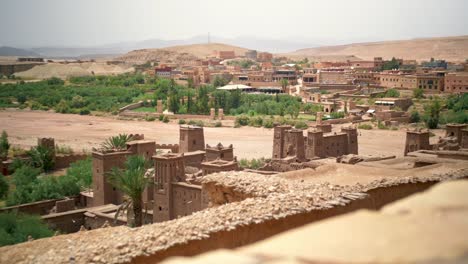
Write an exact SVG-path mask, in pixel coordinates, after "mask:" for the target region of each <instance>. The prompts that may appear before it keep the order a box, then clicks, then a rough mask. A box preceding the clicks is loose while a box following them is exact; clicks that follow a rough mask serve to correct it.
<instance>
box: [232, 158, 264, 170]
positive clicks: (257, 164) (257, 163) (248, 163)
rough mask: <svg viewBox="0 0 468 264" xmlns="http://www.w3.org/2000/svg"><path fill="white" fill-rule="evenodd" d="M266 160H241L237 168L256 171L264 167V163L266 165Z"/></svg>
mask: <svg viewBox="0 0 468 264" xmlns="http://www.w3.org/2000/svg"><path fill="white" fill-rule="evenodd" d="M267 162H268V160H266V159H265V158H259V159H255V158H254V159H251V160H248V159H241V160H240V161H239V166H240V167H241V168H245V169H253V170H258V169H260V168H261V167H263V166H264V165H265V163H267Z"/></svg>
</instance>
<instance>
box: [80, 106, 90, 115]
mask: <svg viewBox="0 0 468 264" xmlns="http://www.w3.org/2000/svg"><path fill="white" fill-rule="evenodd" d="M89 114H91V111H89V109H87V108H83V109H81V110H80V115H89Z"/></svg>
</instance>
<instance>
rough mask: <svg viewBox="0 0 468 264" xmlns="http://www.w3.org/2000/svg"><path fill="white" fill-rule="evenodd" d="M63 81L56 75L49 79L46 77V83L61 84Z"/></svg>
mask: <svg viewBox="0 0 468 264" xmlns="http://www.w3.org/2000/svg"><path fill="white" fill-rule="evenodd" d="M63 84H65V82H64V81H63V80H62V79H60V78H57V77H52V78H50V79H47V85H63Z"/></svg>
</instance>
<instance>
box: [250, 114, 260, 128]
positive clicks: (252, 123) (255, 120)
mask: <svg viewBox="0 0 468 264" xmlns="http://www.w3.org/2000/svg"><path fill="white" fill-rule="evenodd" d="M262 125H263V118H262V117H260V116H257V117H251V118H250V120H249V126H253V127H261V126H262Z"/></svg>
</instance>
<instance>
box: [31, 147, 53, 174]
mask: <svg viewBox="0 0 468 264" xmlns="http://www.w3.org/2000/svg"><path fill="white" fill-rule="evenodd" d="M27 154H28V156H29V157H30V158H31V165H32V166H34V167H35V168H39V169H41V170H42V171H50V170H51V169H53V167H54V165H55V161H54V156H53V155H54V153H53V151H52V150H51V149H49V148H47V147H45V146H36V147H33V148H31V150H29V151H28V152H27Z"/></svg>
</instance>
